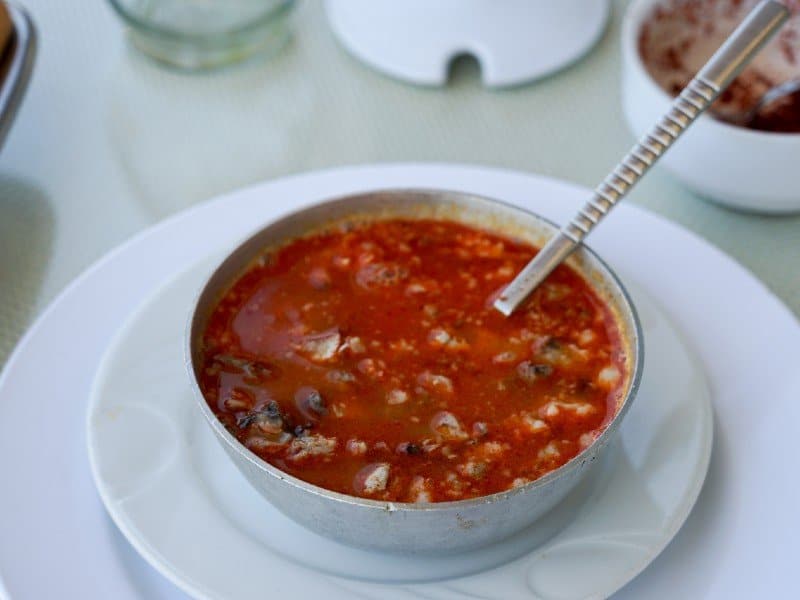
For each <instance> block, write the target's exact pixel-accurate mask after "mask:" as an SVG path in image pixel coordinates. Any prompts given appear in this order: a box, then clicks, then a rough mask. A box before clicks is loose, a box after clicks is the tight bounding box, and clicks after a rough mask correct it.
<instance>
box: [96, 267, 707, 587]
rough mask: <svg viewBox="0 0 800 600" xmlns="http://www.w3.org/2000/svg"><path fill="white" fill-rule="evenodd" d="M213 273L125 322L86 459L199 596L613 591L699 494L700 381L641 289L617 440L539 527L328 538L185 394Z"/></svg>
mask: <svg viewBox="0 0 800 600" xmlns="http://www.w3.org/2000/svg"><path fill="white" fill-rule="evenodd" d="M211 269H212V266H209V265H208V264H207V263H206V262H204V263H203V264H201V265H199V266H197V267H195V268H193V269H191V270H190V271H188V272H186V273H184V274H182V275H180V276H179V277H177V278H176V279H175V280H174V281H173V282H170V283H169V284H168V285H167V286H165V287H163V288H161V289H160V290H158V291H157V292H156V293H155V294H153V295H152V296H151V297H150V298H148V300H147V301H146V302H145V303H144V304H143V306H142V307H141V308H139V309H138V310H137V311H136V312H135V313H134V314H133V316H132V317H131V318H130V319H129V320H128V322H127V323H126V325H125V326H124V327H123V328H122V330H121V332H120V334H119V335H118V337H117V338H116V339H115V340H114V342H113V343H112V344H111V347H110V349H109V352H108V354H107V355H106V357H105V359H104V360H103V362H102V364H101V366H100V369H99V371H98V375H97V380H96V385H95V388H94V390H93V392H92V397H91V399H90V401H89V418H88V432H89V434H88V437H89V456H90V459H91V462H92V470H93V473H94V476H95V481H96V482H97V485H98V489H99V490H100V494H101V496H102V498H103V501H104V502H105V505H106V508H107V509H108V511H109V513H110V514H111V516H112V517H113V519H114V521H115V522H116V524H117V525H118V526H119V528H120V529H121V530H122V531H123V533H124V534H125V535H126V537H127V538H128V539H129V540H130V541H131V543H132V544H133V545H134V546H135V547H136V548H137V550H139V552H140V553H142V554H143V555H144V556H145V557H146V558H147V560H148V561H149V562H150V563H151V564H153V565H154V566H155V567H156V568H157V569H158V570H159V571H161V572H162V573H164V574H165V575H166V576H167V577H169V578H170V579H172V580H173V581H175V582H176V583H177V584H178V585H180V586H181V587H182V588H184V589H185V590H187V591H188V592H190V593H191V594H193V595H195V596H199V597H207V598H253V599H255V598H262V597H263V593H264V588H263V581H264V580H269V581H276V582H280V583H279V584H278V585H288V586H290V589H291V590H292V593H293V594H295V595H297V596H298V597H300V598H311V597H312V596H313V594H314V593H315V591H316V590H317V589H318V587H319V586H320V584H322V585H324V586H325V587H327V588H331V589H330V590H329V591H328V592H327V594H326V598H330V599H334V598H342V599H346V598H350V597H352V595H353V594H358V595H359V596H363V597H374V598H382V597H384V593H383V588H378V587H377V586H375V585H367V584H365V583H364V582H363V580H370V581H374V582H381V583H386V582H401V583H407V582H413V581H431V580H441V579H444V578H449V579H450V580H449V581H448V582H447V583H446V584H428V585H417V586H413V587H409V588H407V589H408V590H411V591H414V592H418V593H419V596H420V597H423V598H424V597H429V596H431V595H436V594H441V593H444V592H445V591H446V590H450V591H451V594H450V595H452V596H461V597H467V596H466V594H464V595H461V594H457V593H455V592H456V590H461V591H466V590H469V591H470V592H471V593H472V594H475V593H476V591H477V590H484V591H483V593H484V594H488V595H489V597H493V598H503V599H506V600H512V599H514V598H528V597H530V596H531V594H533V595H534V596H535V597H537V598H583V597H586V596H588V595H592V596H594V597H598V598H604V597H607V596H609V595H610V594H612V593H613V592H615V591H616V590H617V589H619V588H620V587H622V585H624V584H625V583H627V582H628V581H629V580H630V579H632V578H633V577H634V576H635V575H636V574H637V573H639V572H640V571H641V570H642V569H643V568H644V567H645V566H646V565H647V564H648V563H649V562H650V561H651V560H652V559H653V558H654V557H655V556H656V555H657V554H658V553H659V552H660V551H661V550H662V549H663V548H664V546H666V545H667V543H668V542H669V540H671V539H672V536H673V535H675V533H676V532H677V531H678V528H679V527H680V526H681V525H682V524H683V522H684V520H685V519H686V517H687V516H688V514H689V510H690V509H691V507H692V505H693V504H694V502H695V500H696V498H697V495H698V493H699V492H700V488H701V486H702V483H703V479H704V478H705V474H706V469H707V467H708V459H709V457H710V454H711V438H712V428H713V423H712V416H711V402H710V399H709V393H708V388H707V386H706V382H705V377H704V375H703V373H702V370H701V369H700V364H699V361H698V360H697V358H696V357H695V356H694V354H693V353H692V352H691V351H690V350H689V349H688V348H687V347H686V346H685V345H684V344H683V343H682V342H681V341H680V338H679V337H678V335H677V334H676V332H675V331H674V328H673V327H672V325H671V324H670V323H669V321H668V320H667V318H666V317H665V316H664V314H663V313H662V312H661V311H660V310H659V309H658V308H657V307H656V305H655V304H654V303H653V301H652V300H650V299H649V298H647V296H646V295H644V294H643V293H641V292H638V290H636V289H635V288H634V289H633V291H632V293H633V298H634V302H635V305H636V307H637V309H638V312H639V317H640V320H641V322H642V327H643V330H644V340H645V354H646V359H645V368H644V373H643V377H642V384H641V387H640V391H639V394H638V397H637V398H636V401H635V403H634V404H633V406H632V408H631V411H630V413H629V414H628V415H627V416H626V418H625V421H624V423H623V425H622V429H621V435H620V438H621V439H620V444H619V446H618V447H616V448H614V449H613V451H612V455H611V456H609V457H608V459H607V460H606V461H605V463H606V464H603V465H601V467H602V468H600V469H599V470H598V471H599V472H597V473H592V476H591V477H590V479H589V480H588V481H586V482H584V483H583V484H582V485H581V486H580V487H579V489H577V490H576V491H575V492H574V493H573V494H571V495H570V497H569V498H568V500H567V501H566V502H564V503H562V504H561V505H560V506H559V507H557V508H556V509H555V510H554V511H552V512H551V513H550V514H549V515H547V516H545V517H544V518H543V519H542V520H541V521H540V522H539V524H537V525H534V526H532V527H531V528H529V529H528V530H526V531H524V532H522V533H520V534H518V535H516V536H514V537H512V538H511V539H509V540H506V541H504V542H502V543H499V544H494V545H492V546H490V547H488V548H484V549H480V550H476V551H473V552H468V553H463V554H460V555H457V556H440V557H436V556H434V557H415V556H397V555H387V554H382V553H378V552H367V551H363V550H357V549H354V548H348V547H347V546H343V545H341V544H337V543H335V542H332V541H330V540H327V539H325V538H323V537H320V536H318V535H316V534H314V533H312V532H311V531H309V530H307V529H304V528H303V527H301V526H299V525H297V524H295V523H294V522H293V521H291V520H290V519H288V518H287V517H285V516H283V515H282V514H281V513H280V512H278V511H277V510H275V509H273V508H272V507H270V506H269V504H268V503H267V502H265V501H264V499H263V498H261V497H260V496H259V495H258V493H257V492H256V491H255V490H253V489H252V488H251V487H250V485H249V484H248V482H247V481H246V480H245V479H244V477H243V476H242V475H241V474H240V473H239V472H238V471H237V469H236V467H235V466H234V465H233V463H232V462H231V461H230V459H229V458H228V456H227V455H226V454H225V452H224V451H223V449H222V448H221V446H220V445H219V443H218V442H217V441H216V439H215V438H214V436H213V434H212V433H211V430H210V428H209V427H208V426H207V424H206V423H205V421H204V419H203V417H202V414H201V413H200V411H199V410H197V407H196V403H195V401H194V398H193V397H192V394H191V393H190V390H189V388H188V385H187V375H186V373H185V372H184V371H185V369H184V366H183V335H184V325H185V323H186V320H187V315H188V313H189V309H190V307H191V305H192V302H193V300H194V298H195V297H196V296H197V290H198V289H199V288H200V286H201V285H202V283H203V281H204V279H205V278H206V277H207V276H208V274H209V273H210V271H211ZM562 527H564V529H562V530H561V531H560V532H559V531H558V530H559V529H561V528H562ZM554 534H555V536H554ZM552 536H554V537H552ZM548 538H550V539H549V540H548ZM545 540H548V541H546V543H542V542H544V541H545ZM534 548H535V550H533V551H531V550H532V549H534ZM518 557H521V558H519V560H514V561H513V562H509V561H510V560H512V559H515V558H518ZM587 557H593V558H592V560H586V559H587ZM498 565H502V566H499V567H498ZM493 567H497V568H493ZM322 572H325V573H327V574H329V575H327V576H324V575H322V574H321V573H322ZM477 572H480V574H479V575H474V576H472V577H463V576H465V575H473V574H475V573H477ZM247 573H258V574H259V575H258V577H255V578H254V577H247V576H246V575H245V576H242V574H247ZM337 575H338V576H345V577H349V578H357V579H360V580H362V581H343V580H341V579H340V578H339V577H335V576H337ZM458 576H462V577H461V578H459V579H454V578H455V577H458Z"/></svg>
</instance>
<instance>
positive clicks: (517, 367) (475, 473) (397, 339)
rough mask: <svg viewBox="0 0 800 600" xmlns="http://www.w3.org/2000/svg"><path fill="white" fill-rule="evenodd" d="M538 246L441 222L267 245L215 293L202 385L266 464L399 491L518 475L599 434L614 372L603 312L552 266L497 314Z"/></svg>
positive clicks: (613, 337)
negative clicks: (512, 309)
mask: <svg viewBox="0 0 800 600" xmlns="http://www.w3.org/2000/svg"><path fill="white" fill-rule="evenodd" d="M535 253H536V249H535V248H534V247H532V246H530V245H528V244H526V243H521V242H519V241H513V240H510V239H507V238H504V237H501V236H498V235H495V234H492V233H488V232H485V231H481V230H477V229H473V228H471V227H468V226H465V225H462V224H458V223H455V222H450V221H434V220H400V219H397V220H387V221H377V222H375V221H373V222H364V223H360V224H352V223H351V224H349V225H340V226H334V227H332V228H331V229H328V230H325V231H323V232H320V233H316V234H313V235H309V236H307V237H303V238H300V239H297V240H295V241H292V242H290V243H288V244H286V245H285V246H282V247H280V248H277V249H273V250H270V251H268V252H265V253H264V255H263V256H261V257H260V258H259V259H258V260H257V261H256V262H254V263H253V264H252V265H251V267H250V268H249V269H248V270H247V271H246V272H245V273H244V274H243V275H242V276H241V277H240V278H239V279H238V280H237V281H236V282H235V283H234V284H233V285H232V287H231V288H230V289H229V290H228V291H227V292H226V293H225V294H224V296H222V297H221V299H220V300H219V302H218V304H217V305H216V307H215V308H214V310H213V312H212V314H211V316H210V318H209V321H208V324H207V327H206V330H205V332H204V336H203V344H202V367H201V372H200V380H201V382H200V383H201V388H202V391H203V394H204V396H205V398H206V400H207V401H208V403H209V406H210V407H211V408H212V410H213V411H214V412H215V413H216V415H217V416H218V418H219V419H220V421H221V422H222V423H223V424H224V425H225V426H226V427H227V428H228V430H229V431H230V432H231V433H232V434H233V435H235V436H236V437H237V438H238V439H239V440H240V441H241V442H242V443H243V444H244V445H245V446H247V448H249V449H250V450H251V451H253V452H255V453H256V454H258V455H259V456H260V457H262V458H263V459H264V460H266V461H268V462H270V463H271V464H273V465H274V466H276V467H277V468H279V469H281V470H282V471H285V472H287V473H290V474H292V475H294V476H295V477H298V478H300V479H303V480H305V481H308V482H310V483H313V484H316V485H318V486H321V487H323V488H326V489H329V490H335V491H337V492H342V493H345V494H351V495H357V496H362V497H366V498H373V499H381V500H392V501H396V502H442V501H449V500H461V499H464V498H472V497H475V496H482V495H486V494H492V493H495V492H500V491H502V490H507V489H509V488H513V487H516V486H520V485H524V484H525V483H527V482H529V481H533V480H535V479H536V478H538V477H541V476H542V475H544V474H546V473H548V472H549V471H552V470H553V469H556V468H557V467H559V466H561V465H563V464H564V463H565V462H567V461H568V460H569V459H571V458H572V457H574V456H575V455H576V454H577V453H578V452H580V451H581V450H582V449H583V448H585V447H586V446H587V445H589V444H591V443H592V441H593V440H594V439H595V438H596V436H597V435H598V434H599V433H600V432H601V431H602V430H603V429H604V427H605V426H606V425H607V424H608V422H609V421H610V420H611V419H612V417H613V416H614V414H615V412H616V410H617V400H618V398H619V395H620V389H621V386H622V385H623V381H624V379H625V377H624V375H625V373H624V370H625V368H626V367H625V361H624V353H623V349H622V347H621V341H620V334H619V329H618V327H617V325H616V322H615V319H614V316H613V314H612V312H611V311H610V309H609V308H608V307H607V306H606V305H605V304H604V303H603V301H602V300H601V299H600V298H599V296H598V295H597V294H596V293H595V292H594V291H593V290H592V288H591V287H590V286H589V285H588V284H587V283H586V282H585V281H584V280H583V278H582V277H581V276H580V275H578V274H577V273H576V272H575V271H574V270H572V269H571V268H569V267H567V266H561V267H559V268H558V269H557V270H556V271H555V272H554V273H553V274H552V275H551V276H550V278H549V279H548V280H547V282H546V283H544V284H543V285H542V286H540V287H539V289H537V290H536V292H535V293H534V294H533V295H532V296H531V297H530V298H529V299H528V300H527V301H526V303H525V304H524V305H523V306H522V307H521V308H520V309H519V310H518V311H517V312H516V313H515V314H514V315H513V316H511V317H509V318H505V317H503V316H502V315H501V314H500V313H499V312H497V311H496V310H495V309H494V308H492V305H491V301H492V299H493V298H494V297H496V295H497V293H498V291H499V290H501V289H502V288H503V286H504V285H505V284H507V283H508V282H509V281H510V280H511V279H512V278H513V276H514V275H515V274H516V273H517V271H518V270H519V269H520V268H522V266H523V265H524V264H525V263H526V262H527V261H528V260H530V258H531V257H532V256H533V255H534V254H535Z"/></svg>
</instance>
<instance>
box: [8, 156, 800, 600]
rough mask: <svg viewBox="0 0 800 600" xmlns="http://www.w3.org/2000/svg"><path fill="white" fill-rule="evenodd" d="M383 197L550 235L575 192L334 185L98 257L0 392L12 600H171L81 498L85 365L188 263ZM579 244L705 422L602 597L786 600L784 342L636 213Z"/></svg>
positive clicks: (181, 226)
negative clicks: (711, 422)
mask: <svg viewBox="0 0 800 600" xmlns="http://www.w3.org/2000/svg"><path fill="white" fill-rule="evenodd" d="M391 186H419V187H425V186H427V187H443V188H456V189H461V190H464V191H468V192H473V193H478V194H484V195H488V196H494V197H497V198H503V199H505V200H508V201H510V202H516V203H519V204H521V205H526V206H529V207H531V208H532V209H534V210H536V211H537V212H539V213H541V214H542V215H544V216H546V217H549V218H551V219H553V220H556V221H559V222H563V221H565V220H566V219H568V218H570V217H571V215H572V212H573V211H574V210H575V209H577V208H578V207H579V206H580V205H581V203H582V202H583V200H584V198H585V197H586V193H587V192H586V190H585V189H583V188H580V187H577V186H574V185H569V184H564V183H559V182H557V181H553V180H550V179H545V178H540V177H534V176H530V175H525V174H520V173H511V172H507V171H500V170H492V169H479V168H474V167H459V166H442V165H427V166H420V165H395V166H377V167H359V168H344V169H337V170H333V171H326V172H320V173H315V174H309V175H302V176H296V177H290V178H286V179H282V180H279V181H275V182H270V183H266V184H262V185H259V186H256V187H253V188H248V189H246V190H243V191H240V192H236V193H234V194H230V195H228V196H225V197H222V198H220V199H218V200H216V201H214V202H210V203H207V204H204V205H201V206H198V207H197V208H195V209H193V210H190V211H188V212H185V213H182V214H180V215H177V216H176V217H173V218H171V219H169V220H166V221H164V222H162V223H160V224H159V225H157V226H155V227H153V228H151V229H149V230H147V231H145V232H143V233H142V234H140V235H138V236H136V237H135V238H134V239H132V240H131V241H129V242H127V243H126V244H124V245H123V246H121V247H120V248H118V249H117V250H115V251H114V252H112V253H110V254H109V255H108V256H106V257H105V258H104V259H102V260H101V261H100V262H99V263H97V264H96V265H95V266H93V267H92V268H91V269H89V270H88V271H87V272H86V273H85V274H84V275H82V276H81V277H80V278H79V279H78V280H76V281H75V282H74V283H73V284H72V285H70V286H69V287H68V288H67V289H66V290H65V291H64V292H63V293H62V294H61V296H59V298H58V299H57V300H56V301H55V302H54V303H53V304H52V305H51V306H50V307H49V308H48V309H47V310H46V311H45V312H44V314H43V315H42V316H41V317H40V318H39V320H38V321H37V323H36V324H35V325H34V326H33V327H32V328H31V330H30V331H29V332H28V333H27V334H26V336H25V337H24V339H23V340H22V341H21V342H20V344H19V346H18V348H17V349H16V351H15V353H14V354H13V356H12V357H11V359H10V360H9V362H8V364H7V366H6V369H5V371H4V373H3V374H2V376H0V473H2V476H3V483H2V493H0V532H2V535H1V536H0V574H2V578H3V582H4V583H5V586H6V588H7V590H8V592H9V594H10V595H11V597H12V598H13V600H18V599H27V598H33V599H36V600H38V599H40V598H53V597H68V598H82V599H83V598H102V599H106V598H114V599H115V600H127V599H133V598H148V599H151V598H154V599H159V598H178V597H183V594H182V593H180V592H178V591H177V589H176V588H175V587H174V586H173V585H172V584H169V583H168V582H167V581H166V580H165V579H164V578H163V577H162V576H161V575H159V574H157V573H156V572H155V571H154V570H153V569H151V568H150V567H149V566H147V565H146V563H145V562H144V561H143V560H141V559H140V558H139V557H138V555H137V554H136V553H135V552H133V551H132V550H131V548H130V546H129V544H128V543H127V542H125V540H124V538H123V537H122V536H121V535H120V534H119V532H118V531H117V529H116V527H115V526H114V525H113V523H111V521H110V519H109V518H108V515H107V514H106V512H105V511H104V510H103V508H102V504H101V502H100V499H99V498H98V497H97V492H96V491H95V489H94V485H93V483H92V479H91V474H90V470H89V463H88V459H87V456H86V439H85V435H84V425H85V419H86V402H87V399H88V397H89V392H90V388H91V384H92V380H93V378H94V375H95V372H96V370H97V366H98V364H99V362H100V360H101V357H102V356H103V354H104V353H105V352H106V350H107V348H108V345H109V343H110V341H111V339H112V337H113V336H114V335H115V333H116V332H117V331H118V329H119V326H120V324H121V323H122V322H123V321H124V320H125V319H127V318H128V317H129V316H130V314H131V313H132V312H133V311H134V310H135V308H136V307H137V306H138V305H139V304H141V302H142V301H143V300H144V299H145V298H147V297H148V296H149V295H151V294H152V293H153V291H154V290H155V289H157V288H158V287H160V286H161V285H163V284H164V283H166V282H168V281H170V280H171V279H173V278H174V277H175V276H176V275H177V274H179V273H180V272H182V271H184V270H185V269H187V268H189V267H190V266H191V265H193V264H196V262H197V261H198V260H199V259H200V258H202V255H203V254H204V253H205V252H208V254H209V255H211V254H213V253H216V252H218V251H220V250H222V249H223V248H226V247H230V245H232V244H233V243H235V242H236V241H237V240H238V239H240V238H242V237H243V236H244V235H245V234H246V233H247V232H248V231H250V230H251V229H253V228H254V227H255V226H256V224H257V223H259V222H261V221H263V220H265V219H266V218H268V217H271V216H274V215H275V214H276V213H279V212H280V213H282V212H287V211H289V210H293V209H294V208H296V207H299V206H301V205H305V204H309V203H311V202H313V201H315V200H318V199H320V198H324V197H327V196H332V195H337V194H345V193H350V192H355V191H360V190H364V189H370V188H375V187H391ZM591 242H592V244H591V245H592V246H593V247H594V248H595V249H596V250H598V251H599V253H600V254H601V255H602V256H603V257H604V258H605V259H607V260H608V262H609V263H610V264H611V266H612V268H614V269H615V270H616V271H617V272H618V273H619V274H620V275H621V276H623V277H624V278H625V279H626V280H635V281H636V282H637V283H638V284H639V285H640V286H641V287H642V288H643V289H644V291H645V292H646V293H647V294H648V295H649V296H651V297H653V298H655V299H656V300H657V301H658V303H659V305H660V306H662V307H664V308H665V311H666V313H667V314H668V316H669V318H670V320H671V321H672V322H673V323H674V324H675V325H676V326H677V327H678V328H679V329H680V330H681V332H682V334H683V335H684V338H685V339H686V340H687V342H688V344H689V345H690V346H691V347H692V348H693V349H694V350H695V352H696V353H697V355H699V357H700V360H701V362H702V363H703V367H704V369H703V370H704V371H705V373H706V375H707V377H708V380H709V386H710V389H711V394H712V400H713V401H714V405H715V411H716V413H715V438H714V439H715V443H714V450H713V453H712V459H711V465H710V468H709V473H708V478H707V479H706V483H705V486H704V488H703V492H702V493H701V494H700V497H699V499H698V502H697V504H696V506H695V508H694V510H693V511H692V514H691V515H690V517H689V519H688V521H687V523H686V525H685V526H684V527H683V528H682V529H681V531H680V532H679V534H678V535H677V536H676V537H675V539H674V540H673V541H672V543H671V544H670V545H669V546H668V547H667V549H666V550H665V551H664V552H663V553H662V554H661V555H660V556H659V558H658V559H657V560H656V561H654V562H653V564H652V565H650V567H649V568H648V569H646V570H645V571H644V573H642V574H641V575H640V576H639V577H637V578H636V579H635V580H634V581H633V582H631V583H630V584H628V585H627V586H626V587H625V588H624V589H623V590H622V591H621V592H619V593H618V595H619V596H620V597H623V598H624V597H628V598H641V597H647V598H648V599H651V598H655V599H658V598H670V599H672V598H675V597H688V598H704V597H705V598H726V599H727V598H736V597H743V596H744V597H765V598H768V597H787V596H792V595H794V596H795V597H796V596H797V593H796V590H797V585H798V583H797V582H798V580H797V578H796V575H795V572H796V565H795V562H796V561H795V556H794V555H795V552H794V551H795V549H796V541H795V538H796V532H797V531H798V530H799V529H800V517H799V516H798V515H800V513H799V512H798V510H797V507H798V506H800V497H798V485H797V483H796V481H797V480H796V478H795V477H793V476H791V472H790V469H789V467H790V466H791V465H792V464H793V463H792V461H791V457H792V456H794V455H795V454H796V451H797V450H796V439H797V423H798V422H800V402H797V397H798V394H800V373H798V369H797V363H798V356H797V354H798V348H800V325H798V323H797V321H796V319H795V318H794V317H793V315H792V314H791V313H790V312H789V311H788V310H787V309H786V308H785V307H784V306H783V305H782V304H781V303H780V302H779V301H778V300H777V299H776V298H775V297H774V296H773V295H772V294H770V293H769V291H768V290H766V288H764V286H763V285H761V284H760V283H759V282H758V281H757V280H756V279H755V278H753V277H752V276H751V275H749V274H748V273H747V272H746V271H745V270H744V269H743V268H742V267H740V266H739V265H737V264H736V263H735V262H733V261H732V260H730V259H729V258H727V257H726V256H725V255H723V254H722V253H721V252H719V251H718V250H716V249H715V248H713V247H712V246H710V245H709V244H707V243H706V242H704V241H703V240H701V239H699V238H698V237H696V236H694V235H692V234H691V233H689V232H687V231H685V230H684V229H682V228H680V227H678V226H676V225H673V224H671V223H669V222H667V221H665V220H663V219H661V218H659V217H657V216H655V215H653V214H650V213H649V212H647V211H644V210H641V209H638V208H636V207H634V206H630V205H623V206H620V207H619V208H618V209H617V210H616V211H615V213H614V215H612V216H611V217H609V219H608V220H607V221H606V222H604V223H603V227H600V228H599V229H598V230H597V231H596V232H595V233H593V234H592V240H591ZM792 275H794V276H796V273H795V274H790V273H787V276H792ZM392 591H393V592H394V596H395V597H403V596H405V597H407V598H408V597H413V596H410V594H408V593H407V591H406V589H405V588H404V587H398V588H392ZM267 593H268V591H267V592H265V595H266V594H267Z"/></svg>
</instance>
